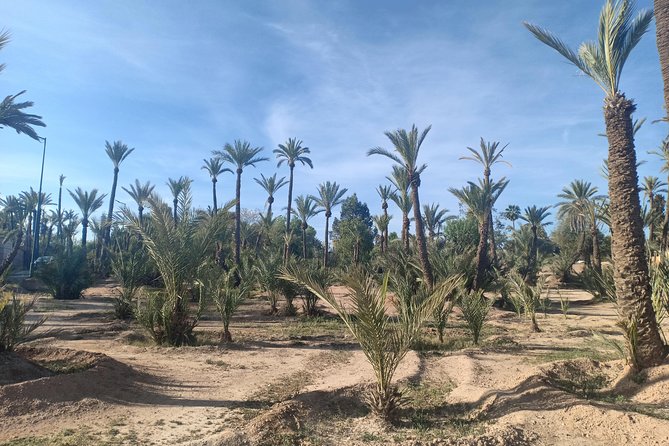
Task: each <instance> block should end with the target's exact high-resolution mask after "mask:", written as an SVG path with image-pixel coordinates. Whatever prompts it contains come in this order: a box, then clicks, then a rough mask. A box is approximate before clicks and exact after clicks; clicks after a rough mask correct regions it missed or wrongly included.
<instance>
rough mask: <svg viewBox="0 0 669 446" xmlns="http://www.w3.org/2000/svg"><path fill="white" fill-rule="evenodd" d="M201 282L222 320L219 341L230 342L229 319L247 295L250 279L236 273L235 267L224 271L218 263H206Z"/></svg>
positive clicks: (250, 283) (250, 285)
mask: <svg viewBox="0 0 669 446" xmlns="http://www.w3.org/2000/svg"><path fill="white" fill-rule="evenodd" d="M202 284H203V287H204V290H205V293H206V295H207V296H209V297H211V299H212V300H213V301H214V303H215V304H216V309H217V310H218V313H219V315H220V316H221V321H222V322H223V333H221V342H232V335H231V334H230V320H231V319H232V316H233V314H234V313H235V311H237V308H239V305H240V304H241V303H242V302H243V301H244V300H245V299H246V298H247V297H248V295H249V293H250V291H251V287H252V281H251V280H249V279H248V276H244V275H240V274H238V272H237V269H236V268H235V267H232V268H230V269H229V270H228V271H224V270H222V269H221V268H220V267H219V266H218V265H208V266H207V267H206V272H205V273H204V274H203V280H202Z"/></svg>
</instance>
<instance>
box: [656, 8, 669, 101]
mask: <svg viewBox="0 0 669 446" xmlns="http://www.w3.org/2000/svg"><path fill="white" fill-rule="evenodd" d="M654 6H655V8H654V9H655V25H656V26H655V34H656V39H657V52H658V53H659V55H660V68H661V70H662V80H663V81H664V106H665V110H666V111H667V113H669V0H655V1H654Z"/></svg>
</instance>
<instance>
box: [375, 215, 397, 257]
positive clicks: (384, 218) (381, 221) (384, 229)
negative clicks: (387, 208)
mask: <svg viewBox="0 0 669 446" xmlns="http://www.w3.org/2000/svg"><path fill="white" fill-rule="evenodd" d="M392 218H393V216H392V215H388V214H381V215H374V216H373V217H372V221H373V222H374V224H375V225H376V229H377V230H378V231H379V234H380V237H381V243H380V245H381V252H386V250H387V249H388V239H387V238H386V237H387V236H386V234H388V226H389V225H390V220H392Z"/></svg>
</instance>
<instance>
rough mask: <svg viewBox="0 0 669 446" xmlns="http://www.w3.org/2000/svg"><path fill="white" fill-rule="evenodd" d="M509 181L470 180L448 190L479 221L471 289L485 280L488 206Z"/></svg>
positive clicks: (495, 199)
mask: <svg viewBox="0 0 669 446" xmlns="http://www.w3.org/2000/svg"><path fill="white" fill-rule="evenodd" d="M508 184H509V181H508V180H506V179H504V178H502V179H501V180H500V181H497V182H488V183H486V182H484V181H480V180H479V184H475V183H472V182H471V181H470V182H469V183H468V185H467V186H465V187H464V188H462V189H455V188H450V189H449V192H450V193H452V194H453V195H455V197H456V198H457V199H458V200H460V202H461V203H462V204H464V205H465V206H467V208H468V209H469V211H470V212H471V213H472V214H473V215H474V216H475V217H476V219H477V220H478V223H479V243H478V247H477V248H476V275H475V276H474V282H473V283H472V289H473V290H479V289H480V288H481V287H482V286H483V282H484V281H485V274H486V271H487V270H488V267H489V266H490V265H489V263H490V262H489V259H488V231H489V230H490V221H489V219H490V212H489V211H490V208H492V207H493V206H494V204H495V202H496V201H497V199H498V198H499V196H500V195H501V193H502V192H504V189H505V188H506V186H507V185H508Z"/></svg>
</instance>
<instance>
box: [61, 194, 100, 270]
mask: <svg viewBox="0 0 669 446" xmlns="http://www.w3.org/2000/svg"><path fill="white" fill-rule="evenodd" d="M67 191H68V192H69V193H70V196H71V197H72V199H73V200H74V202H75V203H76V204H77V206H79V210H80V211H81V226H82V229H81V247H82V249H83V255H84V257H86V234H87V232H88V221H89V220H88V219H89V217H90V216H91V214H92V213H93V212H95V211H97V210H98V209H100V207H102V204H103V203H104V199H105V197H106V196H107V194H102V195H100V196H98V190H97V189H93V190H91V191H90V192H88V191H84V190H82V189H81V188H80V187H77V188H76V189H75V190H74V192H72V191H71V190H69V189H68V190H67Z"/></svg>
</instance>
